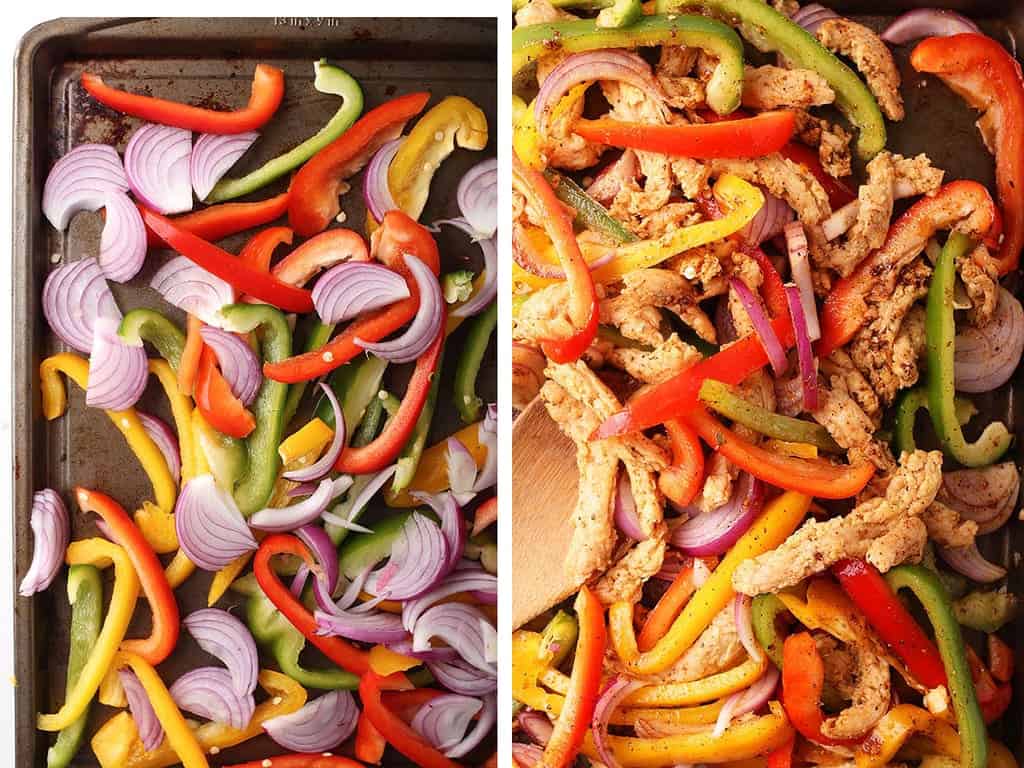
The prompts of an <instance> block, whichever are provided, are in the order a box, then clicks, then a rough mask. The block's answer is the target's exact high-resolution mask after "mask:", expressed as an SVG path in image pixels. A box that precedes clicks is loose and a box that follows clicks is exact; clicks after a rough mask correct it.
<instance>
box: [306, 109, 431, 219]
mask: <svg viewBox="0 0 1024 768" xmlns="http://www.w3.org/2000/svg"><path fill="white" fill-rule="evenodd" d="M429 100H430V94H429V93H410V94H408V95H405V96H399V97H398V98H396V99H392V100H391V101H387V102H384V103H383V104H381V105H380V106H379V107H376V108H374V109H371V110H370V111H369V112H367V113H366V114H365V115H363V116H362V117H361V118H359V120H357V121H356V122H355V124H353V125H352V127H351V128H349V129H348V130H347V131H345V132H344V133H343V134H341V136H339V137H338V138H336V139H335V140H334V141H332V142H331V143H330V144H328V145H327V146H326V147H324V148H323V149H321V150H320V151H319V152H317V153H316V154H315V155H313V157H312V158H310V159H309V161H308V162H307V163H306V164H305V165H304V166H302V168H300V169H299V172H298V173H296V174H295V176H293V177H292V183H291V187H290V188H289V197H290V199H289V201H288V221H289V223H290V224H291V227H292V229H294V230H295V231H296V232H298V233H299V234H300V235H302V236H303V237H309V236H310V235H315V234H316V233H317V232H322V231H323V230H325V229H326V228H327V225H328V224H330V223H331V220H332V219H333V218H334V217H335V216H337V215H338V211H339V210H340V206H339V204H338V193H339V190H340V189H341V184H342V182H343V181H344V180H345V179H347V178H348V177H350V176H352V175H353V174H355V173H356V172H358V171H359V169H361V168H362V167H363V166H364V165H365V164H366V163H367V162H368V161H369V159H370V157H371V156H372V155H373V153H374V152H376V151H377V149H378V148H379V147H380V146H381V145H383V144H385V143H386V142H388V141H390V140H392V139H394V138H396V137H397V136H400V135H401V133H402V129H403V128H404V127H405V124H406V122H408V121H409V120H410V119H412V118H413V117H415V116H416V115H418V114H419V113H420V112H422V111H423V108H424V107H425V106H426V105H427V102H428V101H429Z"/></svg>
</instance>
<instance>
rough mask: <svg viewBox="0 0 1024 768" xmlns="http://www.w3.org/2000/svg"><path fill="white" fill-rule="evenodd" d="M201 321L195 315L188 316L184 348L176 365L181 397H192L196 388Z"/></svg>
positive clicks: (200, 343) (201, 345)
mask: <svg viewBox="0 0 1024 768" xmlns="http://www.w3.org/2000/svg"><path fill="white" fill-rule="evenodd" d="M202 327H203V321H202V320H200V319H199V318H198V317H196V316H195V315H189V316H188V318H187V320H186V324H185V328H186V334H185V348H184V349H183V350H182V351H181V361H180V362H179V363H178V389H180V390H181V393H182V394H183V395H186V396H188V397H192V394H193V392H194V391H195V386H196V375H197V374H198V373H199V360H200V358H201V357H202V355H203V346H204V344H203V337H202V336H201V335H200V333H199V331H200V330H202Z"/></svg>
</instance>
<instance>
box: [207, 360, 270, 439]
mask: <svg viewBox="0 0 1024 768" xmlns="http://www.w3.org/2000/svg"><path fill="white" fill-rule="evenodd" d="M195 399H196V407H197V408H198V409H199V412H200V413H201V414H203V418H204V419H206V421H208V422H209V423H210V425H211V426H212V427H213V428H214V429H216V430H217V431H218V432H223V433H224V434H225V435H229V436H231V437H237V438H243V437H247V436H248V435H249V434H250V433H251V432H252V431H253V430H254V429H256V419H255V418H253V415H252V413H250V412H249V409H248V408H246V407H245V406H244V405H242V401H241V400H239V399H238V398H237V397H235V394H234V393H233V392H232V391H231V385H230V384H228V382H227V379H225V378H224V376H223V375H222V374H221V372H220V369H219V368H218V367H217V356H216V354H215V353H214V351H213V350H212V349H210V347H203V352H202V354H201V355H200V357H199V370H198V371H197V373H196V388H195Z"/></svg>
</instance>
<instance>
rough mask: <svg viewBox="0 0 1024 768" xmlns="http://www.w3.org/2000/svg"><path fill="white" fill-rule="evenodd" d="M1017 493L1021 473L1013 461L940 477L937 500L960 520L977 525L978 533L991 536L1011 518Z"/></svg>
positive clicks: (962, 470)
mask: <svg viewBox="0 0 1024 768" xmlns="http://www.w3.org/2000/svg"><path fill="white" fill-rule="evenodd" d="M1019 494H1020V473H1019V472H1018V471H1017V465H1016V464H1014V463H1013V462H1012V461H1004V462H1002V463H1001V464H993V465H992V466H991V467H980V468H977V469H958V470H956V471H955V472H944V473H943V474H942V488H941V489H940V490H939V495H938V500H939V501H941V502H942V503H944V504H946V505H947V506H949V507H952V508H953V509H955V510H956V511H957V512H958V513H959V514H960V517H963V518H966V519H968V520H973V521H974V522H976V523H977V524H978V533H979V534H983V533H991V532H992V531H994V530H996V529H998V528H1001V527H1002V526H1003V524H1004V523H1005V522H1006V521H1007V520H1009V519H1010V515H1012V514H1013V509H1014V507H1015V506H1016V504H1017V497H1018V496H1019Z"/></svg>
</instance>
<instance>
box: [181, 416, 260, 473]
mask: <svg viewBox="0 0 1024 768" xmlns="http://www.w3.org/2000/svg"><path fill="white" fill-rule="evenodd" d="M192 431H193V434H194V435H195V438H196V440H197V441H198V443H199V450H201V451H202V452H203V456H205V457H206V463H207V464H208V465H209V467H210V474H211V475H213V479H214V480H215V481H216V483H217V485H219V486H220V487H221V488H224V489H225V490H227V491H228V492H229V493H230V492H232V491H234V489H235V486H236V485H237V484H238V479H239V478H240V477H241V476H242V473H244V472H245V468H246V465H247V464H248V461H249V456H248V452H247V451H246V447H245V441H244V440H238V439H236V438H234V437H231V436H229V435H225V434H224V433H223V432H219V431H218V430H216V429H214V428H213V427H211V426H210V425H209V423H207V421H206V420H205V419H204V418H203V417H202V415H201V414H200V413H199V410H198V409H197V410H195V411H193V413H192Z"/></svg>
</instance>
